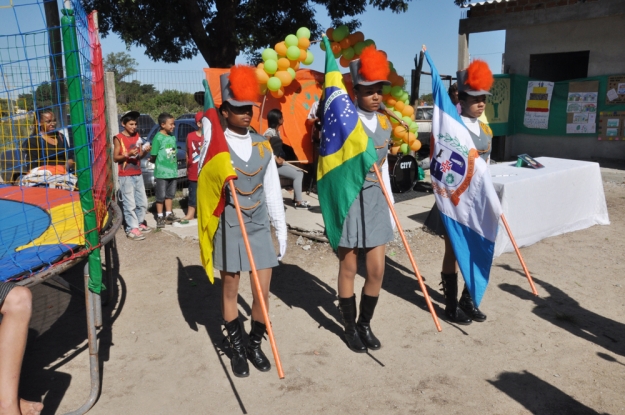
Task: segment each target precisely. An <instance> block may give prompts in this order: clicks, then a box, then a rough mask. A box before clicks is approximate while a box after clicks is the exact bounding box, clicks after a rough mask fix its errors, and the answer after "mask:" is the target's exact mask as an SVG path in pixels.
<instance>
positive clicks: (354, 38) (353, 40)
mask: <svg viewBox="0 0 625 415" xmlns="http://www.w3.org/2000/svg"><path fill="white" fill-rule="evenodd" d="M347 39H349V44H350V45H352V46H353V45H355V44H356V43H358V40H357V39H358V37H357V36H356V33H352V34H351V35H349V36H347Z"/></svg>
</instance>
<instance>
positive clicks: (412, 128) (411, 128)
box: [410, 120, 419, 133]
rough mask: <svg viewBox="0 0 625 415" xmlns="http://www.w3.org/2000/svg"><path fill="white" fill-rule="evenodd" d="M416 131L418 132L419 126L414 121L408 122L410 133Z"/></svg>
mask: <svg viewBox="0 0 625 415" xmlns="http://www.w3.org/2000/svg"><path fill="white" fill-rule="evenodd" d="M417 131H419V124H417V123H416V122H415V121H412V120H411V122H410V132H413V133H416V132H417Z"/></svg>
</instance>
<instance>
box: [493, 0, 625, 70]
mask: <svg viewBox="0 0 625 415" xmlns="http://www.w3.org/2000/svg"><path fill="white" fill-rule="evenodd" d="M624 7H625V5H624ZM623 39H625V15H623V14H622V15H618V16H610V17H602V18H598V19H589V20H581V21H569V22H560V23H550V24H545V25H535V26H532V27H523V28H509V29H507V30H506V55H505V56H506V65H510V73H517V74H520V75H526V76H527V75H529V69H530V66H529V65H530V55H532V54H539V53H558V52H576V51H583V50H589V51H590V58H589V62H588V76H596V75H609V74H618V73H624V72H625V47H623V45H624V44H625V41H624V40H623Z"/></svg>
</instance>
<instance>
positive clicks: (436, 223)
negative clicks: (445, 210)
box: [423, 203, 447, 236]
mask: <svg viewBox="0 0 625 415" xmlns="http://www.w3.org/2000/svg"><path fill="white" fill-rule="evenodd" d="M423 226H425V227H426V228H428V229H429V230H430V232H432V233H433V234H435V235H438V236H445V235H447V229H446V228H445V224H444V223H443V219H441V211H440V210H438V206H437V205H436V203H434V206H433V207H432V210H430V214H429V215H428V217H427V218H426V219H425V222H424V223H423Z"/></svg>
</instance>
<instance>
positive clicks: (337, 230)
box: [317, 36, 377, 249]
mask: <svg viewBox="0 0 625 415" xmlns="http://www.w3.org/2000/svg"><path fill="white" fill-rule="evenodd" d="M323 42H324V44H325V47H326V73H325V85H324V96H323V98H322V100H321V102H320V104H319V105H322V106H323V124H322V125H323V127H322V130H321V143H320V148H319V162H318V165H317V192H318V194H319V204H320V205H321V213H322V215H323V221H324V223H325V227H326V234H327V236H328V240H329V241H330V245H332V248H334V249H336V248H337V247H338V244H339V241H340V240H341V234H342V232H343V223H344V222H345V217H346V216H347V213H348V212H349V208H350V207H351V205H352V203H353V202H354V200H355V199H356V196H358V193H359V192H360V190H361V189H362V185H363V183H364V181H365V176H366V175H367V172H368V171H369V169H370V168H371V166H373V163H375V161H376V160H377V154H376V151H375V147H374V144H373V140H371V139H370V138H369V137H368V136H367V133H366V132H365V130H364V128H363V126H362V123H361V122H360V119H359V118H358V113H357V111H356V106H355V105H354V104H353V103H352V101H351V99H350V97H349V95H348V94H347V90H346V89H345V84H344V83H343V76H342V75H341V73H340V72H339V69H338V66H337V65H336V60H335V59H334V55H333V54H332V48H331V46H330V41H329V40H328V38H327V37H326V36H324V37H323Z"/></svg>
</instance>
